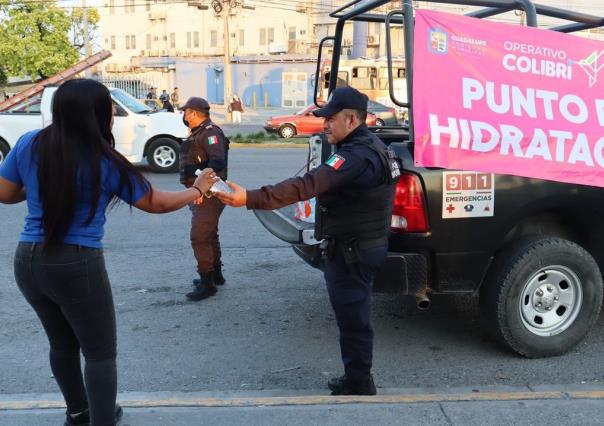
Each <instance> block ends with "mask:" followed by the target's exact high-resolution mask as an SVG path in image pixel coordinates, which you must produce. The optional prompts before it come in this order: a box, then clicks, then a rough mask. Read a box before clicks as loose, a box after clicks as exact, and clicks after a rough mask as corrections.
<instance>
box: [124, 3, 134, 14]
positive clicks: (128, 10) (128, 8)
mask: <svg viewBox="0 0 604 426" xmlns="http://www.w3.org/2000/svg"><path fill="white" fill-rule="evenodd" d="M124 6H125V7H124V12H125V13H134V12H135V8H134V0H124Z"/></svg>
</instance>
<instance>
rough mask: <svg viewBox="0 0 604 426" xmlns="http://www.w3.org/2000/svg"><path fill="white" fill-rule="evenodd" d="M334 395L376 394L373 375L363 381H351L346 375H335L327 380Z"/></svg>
mask: <svg viewBox="0 0 604 426" xmlns="http://www.w3.org/2000/svg"><path fill="white" fill-rule="evenodd" d="M327 387H328V388H329V389H330V390H331V394H332V395H375V394H376V393H377V391H376V389H375V383H374V382H373V376H372V375H371V374H370V375H369V377H368V378H367V379H365V380H361V381H354V382H353V381H350V380H348V377H346V375H343V376H340V377H334V378H332V379H330V380H329V381H328V382H327Z"/></svg>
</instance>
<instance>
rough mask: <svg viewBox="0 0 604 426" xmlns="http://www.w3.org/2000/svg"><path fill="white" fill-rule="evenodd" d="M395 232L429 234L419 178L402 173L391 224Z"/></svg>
mask: <svg viewBox="0 0 604 426" xmlns="http://www.w3.org/2000/svg"><path fill="white" fill-rule="evenodd" d="M390 227H391V230H392V231H393V232H428V214H427V211H426V201H425V197H424V191H423V189H422V184H421V182H420V180H419V177H417V176H415V175H412V174H407V173H402V174H401V177H400V178H399V181H398V182H397V184H396V191H395V193H394V207H393V209H392V221H391V224H390Z"/></svg>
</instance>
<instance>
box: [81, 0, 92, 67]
mask: <svg viewBox="0 0 604 426" xmlns="http://www.w3.org/2000/svg"><path fill="white" fill-rule="evenodd" d="M82 29H83V31H84V51H85V52H86V57H87V58H88V57H90V56H92V46H91V45H90V33H89V29H88V7H86V0H82ZM91 75H92V70H91V69H90V68H87V69H86V71H84V76H85V77H86V78H90V76H91Z"/></svg>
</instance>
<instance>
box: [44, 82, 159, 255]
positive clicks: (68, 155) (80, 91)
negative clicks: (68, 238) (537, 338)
mask: <svg viewBox="0 0 604 426" xmlns="http://www.w3.org/2000/svg"><path fill="white" fill-rule="evenodd" d="M111 120H112V102H111V95H110V94H109V90H108V89H107V87H105V86H104V85H102V84H101V83H99V82H97V81H94V80H90V79H83V78H79V79H74V80H69V81H67V82H65V83H63V84H62V85H61V86H60V87H59V88H58V89H57V91H56V92H55V94H54V97H53V100H52V124H51V125H50V126H48V127H46V128H45V129H43V130H42V131H40V133H38V135H36V139H35V140H34V145H33V151H32V152H33V153H34V154H37V155H38V159H39V166H38V182H39V196H40V200H41V202H42V210H43V213H42V228H43V230H44V245H45V246H46V247H47V246H52V245H57V244H61V243H62V242H63V239H64V237H65V234H66V233H67V231H68V230H69V228H70V226H71V225H72V222H73V219H74V215H75V212H76V207H77V205H78V203H81V202H83V201H85V200H89V202H90V211H89V212H88V218H87V219H86V221H85V222H84V224H86V225H88V224H90V222H92V219H93V218H94V215H95V213H96V209H97V206H98V202H99V197H100V194H101V186H102V182H101V178H102V176H101V164H102V162H103V159H106V160H109V161H110V162H111V163H113V165H114V167H115V169H114V170H116V173H118V174H119V188H118V190H117V193H118V194H122V193H123V191H124V189H126V190H127V192H126V193H127V194H130V195H132V194H133V192H134V183H135V182H136V183H138V184H139V185H143V186H144V187H145V188H147V189H148V190H151V184H150V183H149V181H148V180H147V179H146V178H145V177H144V176H143V175H142V174H141V172H140V171H138V170H137V169H136V168H135V167H134V166H133V165H132V164H131V163H130V162H129V161H128V160H126V158H125V157H124V156H123V155H121V154H120V153H118V152H117V151H116V150H115V149H114V148H113V146H114V145H115V141H114V139H113V135H112V134H111ZM117 202H119V199H118V198H117V197H116V196H115V195H114V196H113V198H112V200H111V206H113V205H115V204H116V203H117Z"/></svg>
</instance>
